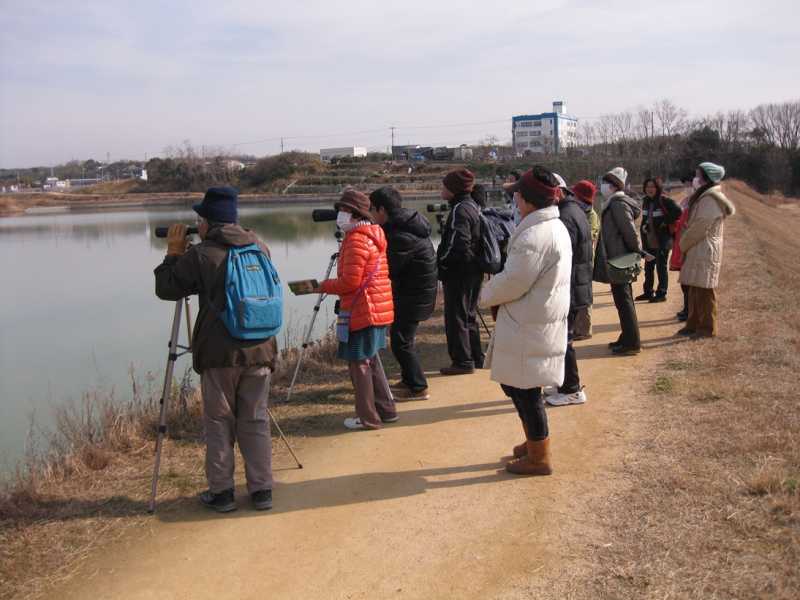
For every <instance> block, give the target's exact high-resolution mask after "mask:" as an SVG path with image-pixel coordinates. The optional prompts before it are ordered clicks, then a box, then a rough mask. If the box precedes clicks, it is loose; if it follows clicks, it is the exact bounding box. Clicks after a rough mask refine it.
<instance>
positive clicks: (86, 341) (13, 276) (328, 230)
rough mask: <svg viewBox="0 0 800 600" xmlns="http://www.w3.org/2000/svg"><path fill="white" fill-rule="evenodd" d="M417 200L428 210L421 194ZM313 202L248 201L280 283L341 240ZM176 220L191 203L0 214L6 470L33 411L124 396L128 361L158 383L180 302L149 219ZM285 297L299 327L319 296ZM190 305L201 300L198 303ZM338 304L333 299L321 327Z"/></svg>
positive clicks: (0, 407) (318, 267)
mask: <svg viewBox="0 0 800 600" xmlns="http://www.w3.org/2000/svg"><path fill="white" fill-rule="evenodd" d="M413 207H414V208H417V209H418V210H420V212H424V204H419V205H414V206H413ZM312 208H314V207H312V206H293V207H291V208H285V207H281V208H247V207H245V208H243V209H242V210H241V213H240V214H241V221H242V224H243V225H244V226H245V227H248V228H251V229H253V230H255V231H256V233H257V234H258V235H259V236H260V237H261V238H262V239H263V240H264V241H265V242H266V243H267V244H268V245H269V246H270V249H271V251H272V258H273V261H274V263H275V265H276V267H277V269H278V271H279V273H280V274H281V277H282V279H283V281H284V286H285V282H286V281H288V280H292V279H302V278H308V277H316V278H318V279H321V278H322V276H323V275H324V272H325V269H326V267H327V265H328V261H329V259H330V255H331V254H332V253H333V252H335V251H336V247H337V244H336V240H335V238H334V236H333V233H334V230H335V224H334V223H313V222H312V221H311V210H312ZM317 208H318V206H317ZM178 221H180V222H184V223H193V222H194V213H192V212H191V211H190V210H183V209H181V210H172V209H170V210H164V209H159V210H137V211H115V212H96V213H72V212H65V213H60V214H40V215H26V216H20V217H12V218H6V219H0V270H1V271H2V278H3V281H2V286H1V287H0V289H1V290H2V291H0V471H3V470H5V469H8V468H9V466H12V465H13V464H14V463H15V462H16V460H17V459H18V458H19V457H20V456H21V455H22V454H23V452H24V448H25V443H26V438H27V434H28V430H29V422H30V415H31V414H35V421H36V423H37V424H38V425H39V426H41V427H44V428H46V427H48V426H49V425H50V424H51V423H52V407H53V406H54V405H59V404H63V403H66V402H70V401H72V402H75V401H79V400H80V399H81V397H82V396H83V394H85V393H87V392H91V391H99V392H104V393H107V392H111V391H113V392H114V394H115V397H117V398H120V399H128V398H130V397H131V395H132V392H131V375H130V373H131V371H132V372H133V373H134V374H135V375H136V377H137V378H138V379H139V380H140V381H141V382H144V381H146V380H147V379H148V378H149V379H151V380H152V381H153V382H154V386H155V388H156V389H159V388H160V385H161V378H162V377H163V369H164V364H165V361H166V351H167V341H168V339H169V327H170V325H171V322H172V313H173V308H174V304H173V303H171V302H164V301H161V300H158V299H157V298H156V297H155V295H154V278H153V269H154V268H155V266H156V265H157V264H159V263H160V262H161V261H162V259H163V257H164V252H165V250H166V241H165V240H161V239H156V238H155V237H154V236H153V230H154V229H155V227H159V226H163V225H168V224H170V223H174V222H178ZM434 243H436V240H434ZM285 299H286V300H285V303H286V313H285V322H286V323H288V324H289V329H290V330H291V331H294V332H296V337H299V336H300V335H301V334H302V330H303V328H304V326H305V325H306V324H307V323H308V321H309V320H310V316H311V312H312V311H311V308H312V306H313V304H314V301H315V299H316V296H302V297H297V296H293V295H292V294H291V292H289V290H288V288H286V289H285ZM192 307H193V310H194V311H196V309H197V305H196V302H193V303H192ZM332 313H333V300H332V299H328V300H326V301H325V302H324V303H323V308H322V311H321V313H320V317H319V318H318V320H317V321H318V326H317V328H316V329H317V331H316V332H315V333H316V334H319V333H320V332H321V331H322V330H323V328H324V327H325V326H326V325H327V324H328V323H329V322H330V320H331V318H332ZM182 336H183V339H185V327H184V328H183V331H182ZM281 337H282V339H281V342H282V343H285V339H283V335H282V336H281ZM295 342H296V340H295ZM190 364H191V358H190V357H188V356H186V357H183V358H181V359H179V362H178V364H177V366H176V375H178V376H179V375H180V374H182V373H183V372H184V370H185V369H186V367H188V366H189V365H190Z"/></svg>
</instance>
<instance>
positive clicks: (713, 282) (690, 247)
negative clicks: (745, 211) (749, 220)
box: [678, 185, 736, 289]
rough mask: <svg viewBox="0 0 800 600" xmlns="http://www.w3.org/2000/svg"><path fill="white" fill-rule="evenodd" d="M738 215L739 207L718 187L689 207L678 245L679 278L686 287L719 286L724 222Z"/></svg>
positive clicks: (708, 287)
mask: <svg viewBox="0 0 800 600" xmlns="http://www.w3.org/2000/svg"><path fill="white" fill-rule="evenodd" d="M735 213H736V208H735V207H734V206H733V204H731V201H730V200H728V199H727V198H726V197H725V194H723V193H722V188H721V187H720V186H719V185H715V186H713V187H711V188H709V189H707V190H706V191H705V192H703V194H702V195H701V196H700V198H698V200H697V202H695V203H694V204H693V205H692V206H690V207H689V218H688V219H687V221H686V229H684V231H683V232H682V233H681V236H680V241H679V242H678V243H679V244H680V249H681V253H683V257H684V258H683V266H682V267H681V276H680V282H681V283H682V284H683V285H689V286H692V287H700V288H706V289H712V288H716V287H717V285H718V284H719V272H720V269H721V268H722V234H723V231H724V224H723V222H724V220H725V219H726V218H728V217H729V216H732V215H733V214H735Z"/></svg>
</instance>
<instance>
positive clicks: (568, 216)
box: [558, 195, 592, 310]
mask: <svg viewBox="0 0 800 600" xmlns="http://www.w3.org/2000/svg"><path fill="white" fill-rule="evenodd" d="M591 210H592V207H591V205H589V204H583V203H580V202H578V201H577V200H575V198H574V196H571V195H570V196H567V197H566V198H564V199H562V200H561V201H560V202H559V203H558V212H559V217H560V219H561V222H562V223H564V226H565V227H566V228H567V231H568V232H569V239H570V241H571V243H572V276H571V278H570V284H569V300H570V303H569V304H570V306H569V308H570V310H577V309H580V308H584V307H586V306H590V305H591V304H592V228H591V226H590V225H589V214H588V211H591Z"/></svg>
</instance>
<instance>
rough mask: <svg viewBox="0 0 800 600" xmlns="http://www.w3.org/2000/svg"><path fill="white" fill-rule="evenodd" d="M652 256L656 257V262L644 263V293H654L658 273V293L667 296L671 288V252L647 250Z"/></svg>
mask: <svg viewBox="0 0 800 600" xmlns="http://www.w3.org/2000/svg"><path fill="white" fill-rule="evenodd" d="M647 251H648V252H649V253H650V254H652V255H653V256H655V257H656V259H655V260H651V261H649V262H645V263H644V293H645V294H652V293H653V284H654V283H655V276H654V275H655V272H656V271H658V290H657V291H658V293H659V295H661V296H666V295H667V288H669V250H667V249H657V250H650V249H648V250H647Z"/></svg>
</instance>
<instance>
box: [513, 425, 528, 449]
mask: <svg viewBox="0 0 800 600" xmlns="http://www.w3.org/2000/svg"><path fill="white" fill-rule="evenodd" d="M522 430H523V431H524V432H525V441H524V442H522V443H521V444H518V445H516V446H514V451H513V452H512V454H513V455H514V458H522V457H523V456H527V454H528V427H527V426H526V425H525V423H524V422H523V423H522Z"/></svg>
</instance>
